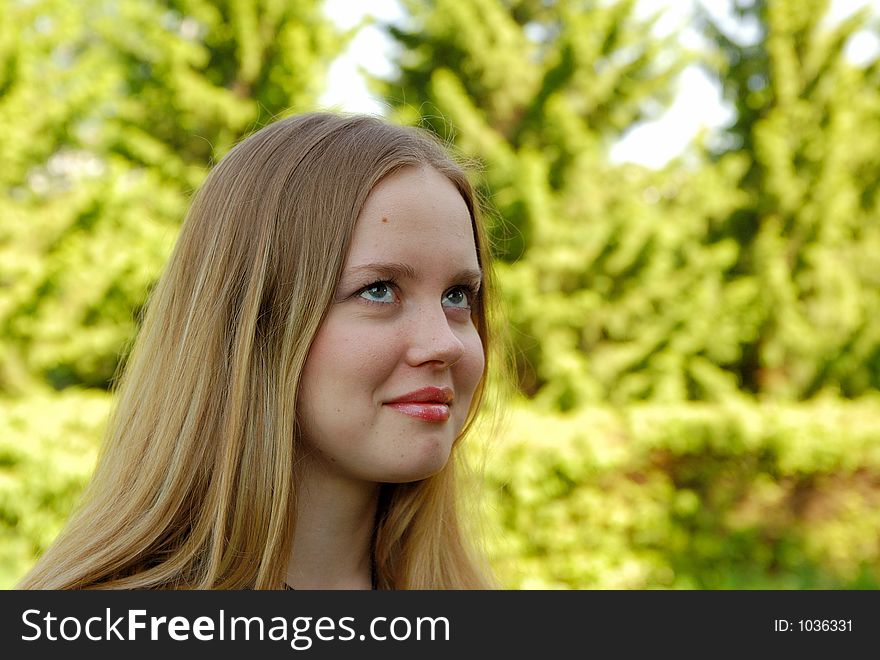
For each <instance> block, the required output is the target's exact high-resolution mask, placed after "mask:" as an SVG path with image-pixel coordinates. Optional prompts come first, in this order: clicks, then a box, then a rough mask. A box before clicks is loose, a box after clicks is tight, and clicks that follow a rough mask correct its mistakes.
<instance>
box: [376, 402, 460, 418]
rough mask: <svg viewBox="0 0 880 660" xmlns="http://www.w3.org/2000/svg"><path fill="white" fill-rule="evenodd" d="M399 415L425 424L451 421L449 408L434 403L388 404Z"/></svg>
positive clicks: (445, 405)
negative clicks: (413, 418)
mask: <svg viewBox="0 0 880 660" xmlns="http://www.w3.org/2000/svg"><path fill="white" fill-rule="evenodd" d="M385 405H386V406H388V407H389V408H393V409H394V410H396V411H397V412H399V413H402V414H404V415H408V416H410V417H415V418H416V419H420V420H422V421H425V422H445V421H446V420H447V419H449V406H448V405H447V404H445V403H437V402H434V401H406V402H403V401H401V402H397V403H386V404H385Z"/></svg>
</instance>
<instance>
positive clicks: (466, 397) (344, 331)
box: [299, 167, 484, 483]
mask: <svg viewBox="0 0 880 660" xmlns="http://www.w3.org/2000/svg"><path fill="white" fill-rule="evenodd" d="M479 286H480V267H479V264H478V261H477V251H476V247H475V245H474V237H473V230H472V228H471V218H470V214H469V212H468V209H467V206H466V205H465V202H464V200H463V199H462V197H461V195H460V193H459V192H458V190H457V189H456V188H455V186H454V185H453V184H452V183H451V182H450V181H449V180H448V179H446V177H444V176H443V175H442V174H440V173H439V172H437V171H436V170H434V169H433V168H430V167H405V168H403V169H401V170H398V171H397V172H395V173H393V174H391V175H389V176H387V177H386V178H385V179H383V180H382V181H381V182H380V183H379V184H378V185H377V186H376V187H375V188H374V189H373V190H372V192H371V193H370V196H369V197H368V198H367V202H366V204H365V206H364V209H363V211H362V213H361V214H360V216H359V217H358V219H357V224H356V226H355V230H354V234H353V236H352V243H351V248H350V250H349V254H348V257H347V260H346V264H345V269H344V271H343V274H342V277H341V280H340V282H339V287H338V289H337V291H336V295H335V299H334V301H333V303H332V304H331V306H330V309H329V310H328V312H327V316H326V318H325V319H324V322H323V324H322V325H321V327H320V328H319V330H318V333H317V335H316V336H315V339H314V342H313V343H312V346H311V350H310V352H309V356H308V359H307V360H306V365H305V369H304V372H303V378H302V383H301V394H300V399H299V411H300V413H299V414H300V421H301V423H302V428H303V439H304V442H305V444H306V445H307V446H308V447H309V448H310V449H311V450H312V451H311V452H310V459H309V460H314V461H317V462H319V463H320V464H321V466H322V467H323V468H325V469H328V470H330V471H332V472H334V473H338V474H341V475H342V476H346V477H349V478H354V479H359V480H365V481H374V482H396V483H402V482H407V481H414V480H417V479H423V478H425V477H428V476H430V475H432V474H434V473H435V472H437V471H438V470H440V469H441V468H442V467H443V466H444V465H445V463H446V461H447V459H448V457H449V452H450V449H451V447H452V443H453V441H454V440H455V438H456V437H457V435H458V433H459V431H460V430H461V428H462V426H463V425H464V422H465V418H466V417H467V413H468V408H469V406H470V402H471V399H472V397H473V395H474V391H475V389H476V387H477V385H478V383H479V381H480V377H481V375H482V372H483V364H484V356H483V348H482V344H481V343H480V337H479V335H478V334H477V329H476V327H475V325H474V322H473V319H472V318H471V310H470V309H469V306H470V305H471V304H472V303H473V302H474V297H475V295H476V291H477V290H478V289H479Z"/></svg>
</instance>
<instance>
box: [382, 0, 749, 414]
mask: <svg viewBox="0 0 880 660" xmlns="http://www.w3.org/2000/svg"><path fill="white" fill-rule="evenodd" d="M407 6H408V7H409V9H410V12H411V20H410V22H409V23H407V24H405V25H403V26H400V27H393V26H392V27H391V28H390V32H391V34H392V35H393V36H394V37H395V38H396V39H397V40H398V42H399V43H400V45H401V48H402V53H401V56H400V73H399V76H398V78H397V79H395V80H391V81H386V83H385V85H384V87H383V92H384V94H385V96H386V98H387V99H388V102H389V103H390V104H392V106H393V107H394V108H395V110H396V112H397V114H398V116H400V117H402V118H404V119H405V120H407V121H411V122H421V123H423V124H428V125H430V126H431V127H432V128H433V129H434V130H435V131H437V132H438V133H439V134H440V135H441V136H443V137H445V138H446V139H449V140H454V142H455V144H456V145H457V146H458V147H459V148H460V149H461V151H462V152H463V153H464V154H465V155H467V156H471V157H476V158H478V159H479V160H480V161H482V163H483V164H484V165H485V169H484V176H483V181H482V184H483V190H484V191H485V193H486V194H487V196H489V198H490V203H491V204H492V206H493V207H494V209H495V211H496V213H497V216H498V217H500V218H502V219H503V222H498V224H497V226H496V227H495V237H496V239H497V242H498V243H499V245H500V249H499V250H498V254H499V260H500V263H499V269H500V271H501V276H502V279H503V282H502V283H503V289H504V298H505V300H506V301H507V303H508V306H509V315H510V318H511V321H512V327H513V339H514V342H515V344H516V346H517V350H518V355H519V364H518V372H519V373H518V377H519V385H520V389H521V390H522V391H523V392H524V393H525V394H527V395H529V396H533V397H535V398H536V399H537V400H539V401H541V402H543V403H544V404H546V405H547V406H549V407H551V408H556V409H563V410H565V409H569V408H573V407H575V406H577V405H580V404H582V403H584V402H587V401H596V400H603V399H610V400H611V401H615V402H626V401H632V400H637V399H643V398H654V399H661V400H679V399H692V398H719V397H721V396H723V395H724V394H726V393H732V392H735V391H736V386H737V384H736V381H735V379H734V378H733V377H732V376H731V374H730V373H729V372H728V371H727V370H726V369H725V367H724V364H725V363H726V362H729V361H731V360H733V359H735V355H734V354H733V351H732V349H734V348H735V347H736V346H737V342H738V341H739V335H738V332H739V330H738V327H739V325H740V321H739V316H740V314H739V312H741V308H742V304H743V303H742V301H741V300H740V299H741V297H742V296H741V295H740V292H739V291H735V290H734V291H732V292H724V282H723V278H722V275H723V273H724V271H725V268H727V267H729V265H730V263H731V261H732V259H733V258H734V257H735V246H734V245H732V244H731V243H730V242H729V241H714V240H713V239H712V238H711V236H710V224H709V222H708V221H707V219H706V209H705V208H703V206H704V205H708V206H709V207H711V208H712V209H713V211H714V212H716V213H721V214H723V213H726V212H727V209H728V208H729V206H730V204H732V201H731V200H730V199H729V198H730V195H729V194H727V193H726V192H725V191H724V190H723V177H724V176H729V173H725V172H722V171H721V170H713V171H711V172H704V173H693V174H688V175H687V176H685V174H683V173H678V174H672V173H670V174H669V175H666V174H664V175H662V176H661V175H658V174H656V173H652V172H649V171H646V170H644V169H643V168H639V167H636V166H616V165H613V164H612V163H610V161H609V158H608V149H609V146H610V145H611V144H613V142H614V141H615V140H616V139H618V138H620V136H621V135H622V134H623V133H624V132H625V131H626V130H627V129H629V128H631V127H632V126H633V125H634V124H635V123H636V122H638V121H639V120H641V119H644V118H648V117H650V116H652V115H653V114H656V113H657V112H658V111H659V110H660V109H661V108H662V107H663V105H664V103H665V102H666V101H668V100H669V98H670V96H671V94H672V92H673V91H674V85H673V82H674V77H675V75H676V74H677V73H678V71H679V70H680V69H681V67H682V66H683V64H684V63H685V62H686V61H687V55H686V54H685V53H683V52H682V50H681V48H680V47H679V46H678V45H677V43H676V42H675V39H676V36H675V35H670V36H669V37H666V38H659V37H657V36H655V35H654V33H653V32H652V27H651V26H652V24H653V17H648V18H639V17H638V15H637V12H636V3H635V2H632V1H626V0H625V1H620V2H612V3H606V2H585V1H574V0H572V1H563V0H559V1H556V2H532V1H525V0H524V1H518V2H516V1H515V2H511V1H501V0H479V1H475V2H467V3H461V2H452V1H449V2H443V1H438V2H419V1H417V0H411V1H410V2H408V3H407ZM731 167H733V165H731ZM734 169H735V168H734ZM690 183H694V184H696V185H697V186H699V187H700V189H699V190H696V191H693V190H691V189H690ZM719 189H721V192H719V193H718V194H716V195H714V196H712V195H711V192H710V191H712V192H717V191H719Z"/></svg>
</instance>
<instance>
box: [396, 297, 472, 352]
mask: <svg viewBox="0 0 880 660" xmlns="http://www.w3.org/2000/svg"><path fill="white" fill-rule="evenodd" d="M407 333H408V343H407V350H406V362H407V364H409V365H410V366H412V367H419V366H422V365H424V364H430V363H435V364H436V366H437V367H441V368H442V367H451V366H452V365H453V364H455V363H456V362H458V361H459V360H460V359H461V357H462V355H464V344H463V343H462V341H461V340H460V339H459V338H458V335H456V333H455V331H454V330H453V328H452V326H451V325H450V323H449V319H448V318H447V317H446V312H445V311H444V310H443V306H442V305H440V304H437V305H420V306H419V307H418V308H417V309H416V310H415V311H414V318H412V319H411V321H410V323H409V327H408V328H407Z"/></svg>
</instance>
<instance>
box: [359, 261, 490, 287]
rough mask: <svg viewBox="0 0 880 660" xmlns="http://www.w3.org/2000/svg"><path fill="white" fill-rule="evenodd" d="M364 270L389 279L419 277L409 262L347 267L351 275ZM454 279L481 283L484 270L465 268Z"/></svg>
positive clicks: (455, 280)
mask: <svg viewBox="0 0 880 660" xmlns="http://www.w3.org/2000/svg"><path fill="white" fill-rule="evenodd" d="M363 272H367V273H372V274H375V275H378V276H379V277H385V278H388V279H415V278H416V277H417V275H416V270H415V268H413V267H412V266H410V265H408V264H401V263H396V262H382V263H370V264H360V265H358V266H352V267H351V268H349V269H347V274H349V275H355V276H356V275H359V274H361V273H363ZM452 281H454V282H468V283H473V284H479V283H480V282H482V281H483V273H482V271H480V270H474V269H473V268H465V269H463V270H460V271H458V272H457V273H456V274H455V275H454V276H453V277H452Z"/></svg>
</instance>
